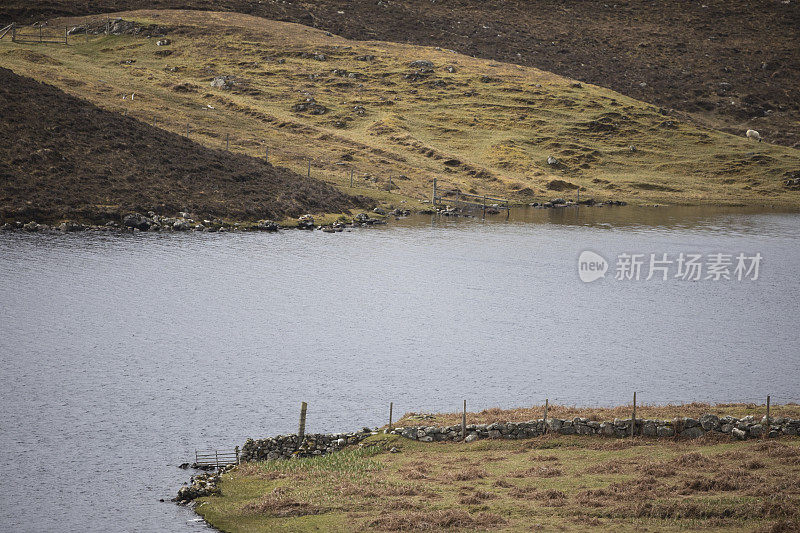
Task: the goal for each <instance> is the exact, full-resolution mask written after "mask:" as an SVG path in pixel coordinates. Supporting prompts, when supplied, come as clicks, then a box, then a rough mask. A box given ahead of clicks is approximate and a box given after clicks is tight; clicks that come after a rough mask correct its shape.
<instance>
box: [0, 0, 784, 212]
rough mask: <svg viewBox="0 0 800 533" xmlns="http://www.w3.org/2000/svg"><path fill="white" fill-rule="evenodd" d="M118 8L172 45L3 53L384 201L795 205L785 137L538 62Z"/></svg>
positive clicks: (43, 73) (102, 43)
mask: <svg viewBox="0 0 800 533" xmlns="http://www.w3.org/2000/svg"><path fill="white" fill-rule="evenodd" d="M119 16H121V17H123V18H124V19H125V20H131V21H137V22H138V23H141V24H158V25H159V26H161V27H163V28H165V32H164V33H165V34H166V36H167V38H168V39H170V41H171V43H170V44H169V45H165V46H158V45H157V44H156V40H157V39H155V38H152V39H145V38H142V37H136V36H132V35H108V36H106V35H101V36H96V35H92V36H90V39H88V42H87V40H86V39H85V38H84V36H83V35H79V36H76V37H75V38H73V40H72V42H71V44H70V46H67V47H65V46H58V45H51V46H42V45H33V44H30V45H19V44H10V43H8V42H2V43H0V64H3V65H6V66H10V67H11V68H13V69H14V70H15V71H17V72H19V73H23V74H26V75H29V76H31V77H34V78H36V79H40V80H47V81H49V82H51V83H53V84H55V85H57V86H58V87H60V88H62V89H64V90H65V91H67V92H72V93H73V94H77V95H80V96H82V97H85V98H87V99H89V100H91V101H92V102H94V103H96V104H97V105H99V106H101V107H105V108H107V109H109V110H114V111H119V112H123V111H127V112H128V113H129V114H130V115H132V116H136V117H139V118H141V119H142V120H144V121H147V122H150V121H152V120H156V122H157V124H158V125H159V126H160V127H163V128H166V129H169V130H171V131H173V132H176V133H181V134H185V132H186V124H187V123H189V124H190V130H189V134H190V136H191V138H192V139H195V140H198V141H200V142H202V143H204V144H206V145H208V146H214V147H223V146H225V144H226V139H227V140H228V142H230V147H231V150H234V151H237V152H241V153H246V154H250V155H257V156H263V154H264V149H265V148H269V150H270V160H271V161H274V162H276V164H282V165H286V166H288V167H290V168H292V169H294V170H295V171H298V172H303V173H305V172H307V171H308V168H307V166H308V162H307V158H311V159H312V164H311V166H312V175H313V176H315V177H321V178H323V179H325V180H327V181H329V182H331V183H335V184H338V185H340V186H344V187H347V186H349V176H350V171H351V170H352V171H353V172H354V176H355V184H356V185H357V188H355V189H353V190H354V191H357V192H359V193H368V194H371V195H373V196H375V197H377V198H380V199H385V200H387V201H395V200H399V199H401V198H405V199H409V198H412V199H423V198H429V197H430V194H431V187H432V181H433V178H434V177H437V178H438V180H439V185H440V187H441V188H442V189H456V188H457V189H459V190H461V191H463V192H474V193H479V194H490V195H501V196H506V197H512V198H514V199H516V200H518V201H525V202H528V201H538V200H543V199H550V198H554V197H557V196H563V197H574V196H575V194H576V191H575V189H576V188H578V187H580V188H581V197H582V198H584V199H585V198H589V197H593V198H596V199H598V200H604V199H622V200H628V201H632V202H636V203H651V202H654V203H685V204H701V203H714V204H725V205H740V204H756V205H776V206H784V207H796V206H798V205H800V193H798V191H797V190H789V189H788V188H787V187H785V186H784V183H783V181H784V179H785V178H786V177H787V176H788V175H789V174H790V173H791V172H793V171H796V170H800V151H798V150H794V149H791V148H786V147H781V146H774V145H769V144H767V143H757V142H754V141H752V140H749V139H746V138H744V137H743V136H732V135H728V134H723V133H721V132H718V131H715V130H710V129H703V128H700V127H697V126H696V125H695V124H693V123H691V122H684V121H681V120H679V119H678V118H676V117H674V116H671V115H665V114H663V113H662V112H661V111H660V110H659V109H658V108H656V107H653V106H651V105H648V104H645V103H642V102H639V101H636V100H633V99H630V98H627V97H624V96H622V95H620V94H617V93H615V92H613V91H610V90H607V89H603V88H599V87H596V86H591V85H586V84H578V83H575V82H573V81H572V80H569V79H565V78H561V77H559V76H556V75H553V74H550V73H547V72H543V71H540V70H537V69H533V68H526V67H521V66H518V65H513V64H507V63H496V62H492V61H486V60H480V59H475V58H470V57H467V56H463V55H459V54H456V53H454V52H452V51H448V50H444V49H434V48H423V47H418V46H411V45H402V44H392V43H384V42H357V41H349V40H347V39H344V38H341V37H338V36H335V35H332V34H326V33H325V32H322V31H318V30H313V29H311V28H308V27H304V26H299V25H295V24H287V23H281V22H275V21H269V20H265V19H260V18H256V17H251V16H247V15H240V14H234V13H210V12H197V11H138V12H130V13H123V14H119ZM92 20H94V21H95V22H93V23H92V24H93V27H95V28H96V27H99V25H101V24H103V23H105V20H106V19H105V17H104V16H103V17H97V18H95V19H92ZM82 22H85V21H83V20H70V21H55V22H54V23H53V25H54V26H58V25H59V24H63V23H69V24H72V25H75V24H80V23H82ZM428 62H429V63H428ZM223 76H225V77H227V78H225V80H226V81H224V82H218V84H219V83H221V84H222V85H223V86H221V87H219V86H218V87H212V81H213V80H214V79H215V78H218V77H223ZM131 95H133V99H131ZM551 157H552V158H554V159H555V161H553V160H552V159H551V160H550V163H548V158H551ZM390 178H391V183H390V182H389V179H390ZM387 190H388V191H390V192H391V194H389V195H386V194H385V191H387Z"/></svg>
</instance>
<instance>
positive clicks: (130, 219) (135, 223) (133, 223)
mask: <svg viewBox="0 0 800 533" xmlns="http://www.w3.org/2000/svg"><path fill="white" fill-rule="evenodd" d="M151 224H152V221H151V220H150V219H149V218H147V217H146V216H144V215H142V214H139V213H131V214H129V215H125V217H123V219H122V225H123V226H125V227H127V228H134V229H138V230H141V231H147V229H148V228H149V227H150V225H151Z"/></svg>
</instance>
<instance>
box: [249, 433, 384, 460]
mask: <svg viewBox="0 0 800 533" xmlns="http://www.w3.org/2000/svg"><path fill="white" fill-rule="evenodd" d="M370 435H375V432H374V431H371V430H367V429H366V428H365V429H364V430H363V431H360V432H357V433H333V434H327V435H323V434H310V435H306V436H305V437H303V441H302V442H300V441H299V439H298V437H297V435H278V436H277V437H269V438H266V439H257V440H253V439H247V442H245V443H244V447H242V451H241V455H240V456H239V458H240V460H241V461H242V462H246V461H266V460H268V459H289V458H291V457H310V456H314V455H324V454H326V453H330V452H335V451H338V450H340V449H342V448H344V447H345V446H347V445H349V444H358V443H359V442H361V441H362V440H364V439H366V438H367V437H369V436H370Z"/></svg>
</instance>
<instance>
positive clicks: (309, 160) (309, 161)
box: [308, 157, 311, 178]
mask: <svg viewBox="0 0 800 533" xmlns="http://www.w3.org/2000/svg"><path fill="white" fill-rule="evenodd" d="M308 177H309V178H310V177H311V158H310V157H309V158H308Z"/></svg>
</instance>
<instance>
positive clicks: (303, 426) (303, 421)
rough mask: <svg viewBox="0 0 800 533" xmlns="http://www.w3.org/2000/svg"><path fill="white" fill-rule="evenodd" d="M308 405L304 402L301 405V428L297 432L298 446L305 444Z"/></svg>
mask: <svg viewBox="0 0 800 533" xmlns="http://www.w3.org/2000/svg"><path fill="white" fill-rule="evenodd" d="M307 408H308V404H307V403H306V402H302V403H301V404H300V428H299V429H298V430H297V445H298V446H300V444H302V442H303V437H305V436H306V409H307Z"/></svg>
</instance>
